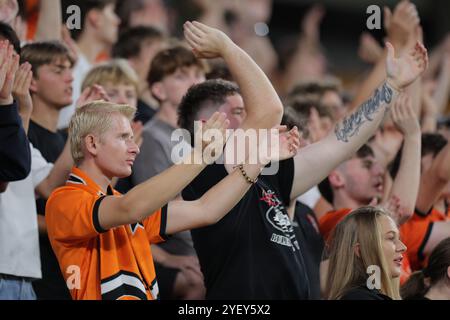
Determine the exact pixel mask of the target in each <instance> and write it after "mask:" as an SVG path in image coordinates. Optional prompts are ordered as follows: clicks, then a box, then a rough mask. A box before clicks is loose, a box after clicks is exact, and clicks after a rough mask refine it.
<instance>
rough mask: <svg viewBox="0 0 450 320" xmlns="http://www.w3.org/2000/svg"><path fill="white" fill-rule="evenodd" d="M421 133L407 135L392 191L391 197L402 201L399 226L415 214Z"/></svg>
mask: <svg viewBox="0 0 450 320" xmlns="http://www.w3.org/2000/svg"><path fill="white" fill-rule="evenodd" d="M420 150H421V135H420V132H417V133H414V134H411V135H407V136H406V137H405V141H404V144H403V152H402V158H401V161H400V167H399V171H398V173H397V176H396V178H395V180H394V183H393V185H392V189H391V196H397V197H398V198H399V199H400V203H401V207H402V210H401V212H404V214H405V215H404V216H399V217H396V220H397V222H398V223H399V224H403V223H404V222H406V220H408V219H409V217H410V216H411V215H412V214H413V213H414V208H415V204H416V201H417V195H418V193H419V183H420V159H421V158H420Z"/></svg>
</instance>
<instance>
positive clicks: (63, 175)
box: [36, 140, 73, 199]
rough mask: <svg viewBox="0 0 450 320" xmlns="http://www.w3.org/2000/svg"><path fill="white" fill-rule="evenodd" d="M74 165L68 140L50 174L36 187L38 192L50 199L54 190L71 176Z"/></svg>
mask: <svg viewBox="0 0 450 320" xmlns="http://www.w3.org/2000/svg"><path fill="white" fill-rule="evenodd" d="M72 166H73V160H72V155H71V154H70V143H69V140H68V141H67V143H66V145H65V146H64V150H63V152H62V153H61V155H60V156H59V158H58V160H56V162H55V165H54V166H53V169H52V170H51V171H50V174H49V175H48V176H47V178H46V179H45V180H44V181H42V182H41V183H40V184H39V185H38V186H37V187H36V192H37V193H38V194H39V195H40V196H41V197H43V198H44V199H48V198H49V197H50V194H51V193H52V192H53V190H55V189H56V188H58V187H60V186H62V185H64V183H65V182H66V180H67V178H68V177H69V173H70V170H71V168H72Z"/></svg>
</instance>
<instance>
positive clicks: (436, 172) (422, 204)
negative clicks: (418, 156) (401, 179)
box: [416, 143, 450, 212]
mask: <svg viewBox="0 0 450 320" xmlns="http://www.w3.org/2000/svg"><path fill="white" fill-rule="evenodd" d="M449 182H450V143H447V145H446V146H445V148H444V149H442V150H441V152H439V154H438V155H437V156H436V158H434V160H433V163H432V165H431V167H430V168H429V169H428V170H427V171H426V172H424V173H422V176H421V179H420V189H419V196H418V198H417V204H416V208H417V209H418V210H420V211H421V212H428V211H429V210H430V209H431V208H432V207H433V205H434V203H435V202H436V201H437V200H438V199H439V197H440V196H441V193H442V191H443V190H444V188H445V187H446V186H447V184H448V183H449Z"/></svg>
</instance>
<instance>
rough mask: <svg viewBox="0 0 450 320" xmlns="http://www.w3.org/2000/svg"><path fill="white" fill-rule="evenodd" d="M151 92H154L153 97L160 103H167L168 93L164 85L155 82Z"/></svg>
mask: <svg viewBox="0 0 450 320" xmlns="http://www.w3.org/2000/svg"><path fill="white" fill-rule="evenodd" d="M150 90H151V92H152V95H153V96H154V97H155V98H156V99H157V100H159V101H165V100H166V99H167V92H166V89H165V88H164V86H163V84H162V83H161V82H155V83H154V84H153V85H152V86H151V87H150Z"/></svg>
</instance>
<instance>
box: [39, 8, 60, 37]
mask: <svg viewBox="0 0 450 320" xmlns="http://www.w3.org/2000/svg"><path fill="white" fill-rule="evenodd" d="M61 21H62V15H61V0H41V1H40V11H39V18H38V23H37V30H36V35H35V39H34V40H35V41H50V40H60V39H61Z"/></svg>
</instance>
